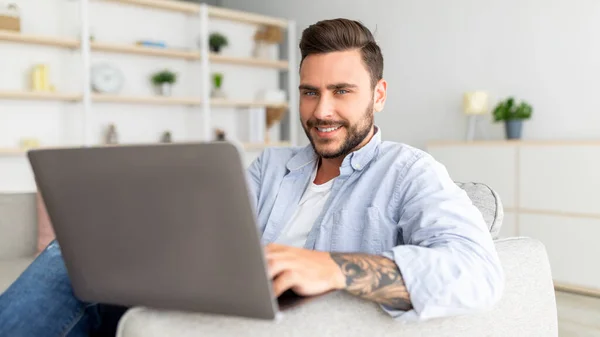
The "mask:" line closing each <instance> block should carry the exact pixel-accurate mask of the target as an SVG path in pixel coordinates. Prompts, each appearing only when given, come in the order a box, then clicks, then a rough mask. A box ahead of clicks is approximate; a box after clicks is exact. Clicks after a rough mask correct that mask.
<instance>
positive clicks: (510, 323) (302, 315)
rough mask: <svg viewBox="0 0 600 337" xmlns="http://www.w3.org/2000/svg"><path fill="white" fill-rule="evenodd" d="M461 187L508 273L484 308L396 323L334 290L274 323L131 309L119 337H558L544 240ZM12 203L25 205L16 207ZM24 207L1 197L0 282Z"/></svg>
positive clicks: (30, 199)
mask: <svg viewBox="0 0 600 337" xmlns="http://www.w3.org/2000/svg"><path fill="white" fill-rule="evenodd" d="M459 185H460V186H461V187H462V188H463V189H464V190H465V191H466V192H467V194H468V195H469V196H470V198H471V199H472V200H473V202H474V204H475V205H476V206H477V207H478V208H479V209H480V210H481V211H482V213H483V215H484V218H485V220H486V222H487V224H488V226H489V229H490V234H491V235H492V236H493V237H494V239H496V240H495V242H496V248H497V249H498V252H499V255H500V259H501V261H502V265H503V268H504V271H505V274H506V285H505V292H504V296H503V298H502V299H501V301H500V302H499V303H498V304H497V305H496V306H495V307H494V308H492V309H491V310H490V311H486V312H480V313H476V314H472V315H466V316H457V317H448V318H443V319H434V320H429V321H423V322H401V321H395V320H393V319H392V318H390V317H389V316H388V315H387V314H385V313H384V312H383V311H382V310H381V309H380V308H379V306H377V305H375V304H373V303H370V302H368V301H364V300H361V299H358V298H355V297H353V296H351V295H348V294H346V293H344V292H338V293H333V294H331V295H328V296H325V297H323V298H321V299H319V300H316V301H313V302H309V303H307V304H305V305H302V306H299V307H297V308H294V309H292V310H290V311H286V312H285V314H284V315H282V317H281V319H279V320H278V321H273V322H271V321H260V320H252V319H244V318H237V317H223V316H217V315H209V314H199V313H187V312H175V311H163V310H156V309H151V308H142V307H139V308H132V309H130V310H129V311H128V312H127V313H126V314H125V316H124V317H123V318H122V319H121V321H120V323H119V331H118V336H119V337H141V336H144V337H153V336H180V337H188V336H190V337H191V336H240V335H247V336H365V335H370V336H406V337H413V336H473V337H475V336H477V337H480V336H510V337H519V336H523V337H525V336H527V337H532V336H545V337H546V336H557V335H558V327H557V311H556V302H555V296H554V288H553V284H552V277H551V274H550V266H549V262H548V257H547V255H546V251H545V249H544V246H543V245H542V244H541V243H540V242H539V241H537V240H533V239H530V238H522V237H519V238H508V239H497V237H498V233H499V231H500V228H501V224H502V218H503V209H502V204H501V202H500V199H499V198H498V196H497V195H496V194H495V193H494V192H493V191H492V190H491V189H489V188H488V187H487V186H485V185H482V184H471V183H469V184H459ZM7 200H10V201H7ZM17 202H19V203H21V202H22V203H23V204H22V205H21V206H18V207H16V205H15V203H17ZM6 205H10V209H7V208H5V207H6ZM27 209H29V211H31V213H34V212H35V196H34V195H11V196H8V197H7V196H6V195H5V196H0V231H1V232H0V282H1V283H0V286H2V285H6V284H7V283H10V282H12V281H11V279H14V278H16V277H17V276H18V273H20V271H21V270H23V269H24V268H25V266H26V265H27V263H28V262H29V261H31V259H32V255H33V252H34V250H35V229H36V226H34V225H35V219H34V218H32V215H31V214H29V213H28V211H27ZM7 213H8V214H9V216H6V214H7ZM3 218H4V219H8V222H7V220H2V219H3ZM15 224H17V225H16V226H15ZM17 227H18V228H17ZM3 290H4V288H0V291H3Z"/></svg>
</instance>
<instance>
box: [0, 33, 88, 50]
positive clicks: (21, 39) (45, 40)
mask: <svg viewBox="0 0 600 337" xmlns="http://www.w3.org/2000/svg"><path fill="white" fill-rule="evenodd" d="M0 41H8V42H17V43H26V44H37V45H45V46H53V47H60V48H72V49H74V48H77V47H78V46H79V41H77V40H76V39H70V38H63V37H53V36H43V35H34V34H23V33H17V32H12V31H7V30H0Z"/></svg>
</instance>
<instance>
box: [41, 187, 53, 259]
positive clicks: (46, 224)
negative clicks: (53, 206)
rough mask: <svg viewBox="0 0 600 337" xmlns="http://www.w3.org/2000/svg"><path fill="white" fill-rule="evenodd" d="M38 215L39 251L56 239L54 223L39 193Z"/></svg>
mask: <svg viewBox="0 0 600 337" xmlns="http://www.w3.org/2000/svg"><path fill="white" fill-rule="evenodd" d="M37 216H38V241H37V251H38V253H39V252H41V251H42V250H44V249H46V247H47V246H48V245H49V244H50V242H51V241H52V240H54V230H53V229H52V223H50V218H48V213H47V212H46V206H45V204H44V200H43V199H42V196H41V195H40V194H39V193H37Z"/></svg>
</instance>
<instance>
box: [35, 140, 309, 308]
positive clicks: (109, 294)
mask: <svg viewBox="0 0 600 337" xmlns="http://www.w3.org/2000/svg"><path fill="white" fill-rule="evenodd" d="M242 152H243V151H242V150H241V149H240V148H239V147H238V146H236V145H234V144H232V143H229V142H212V143H211V142H209V143H171V144H152V145H123V146H111V147H105V146H98V147H86V148H62V149H37V150H30V151H29V152H28V158H29V161H30V164H31V167H32V170H33V173H34V177H35V181H36V183H37V186H38V190H39V192H40V193H41V194H42V196H43V198H44V202H45V204H46V208H47V212H48V216H49V218H50V220H51V222H52V225H53V227H54V231H55V233H56V238H57V241H58V243H59V244H60V246H61V250H62V254H63V258H64V261H65V264H66V267H67V271H68V274H69V277H70V279H71V283H72V285H73V289H74V293H75V295H76V296H77V297H78V298H79V299H81V300H83V301H86V302H98V303H105V304H114V305H122V306H127V307H133V306H145V307H152V308H159V309H167V310H181V311H192V312H203V313H213V314H223V315H233V316H243V317H249V318H258V319H275V318H277V317H278V314H279V313H281V312H282V311H283V310H285V309H287V308H290V307H293V306H295V305H298V304H300V303H302V302H304V301H306V300H308V299H309V298H306V297H301V296H296V295H295V294H294V293H293V292H289V291H288V292H287V293H285V294H284V295H282V296H281V297H280V298H275V296H274V294H273V290H272V288H271V281H270V279H269V277H268V274H267V267H266V262H265V257H264V247H263V246H262V245H261V242H260V234H259V231H258V227H257V223H256V216H255V210H254V207H253V203H252V201H251V200H250V191H249V189H248V185H247V181H246V172H245V169H244V167H243V160H242Z"/></svg>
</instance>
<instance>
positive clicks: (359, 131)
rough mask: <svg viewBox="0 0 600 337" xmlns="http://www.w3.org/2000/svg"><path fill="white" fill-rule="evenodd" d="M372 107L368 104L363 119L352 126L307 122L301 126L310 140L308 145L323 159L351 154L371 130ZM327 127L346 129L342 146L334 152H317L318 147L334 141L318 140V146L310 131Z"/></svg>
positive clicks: (314, 120)
mask: <svg viewBox="0 0 600 337" xmlns="http://www.w3.org/2000/svg"><path fill="white" fill-rule="evenodd" d="M373 111H374V110H373V105H372V104H369V106H368V107H367V109H366V110H365V114H364V115H363V118H362V119H361V120H360V121H358V122H357V123H356V124H354V125H349V124H348V122H346V121H328V120H320V119H310V120H308V121H307V123H306V125H304V124H303V129H304V133H306V137H308V139H309V140H310V144H311V145H312V147H313V149H314V150H315V152H316V153H317V154H318V155H319V156H320V157H322V158H325V159H334V158H339V157H343V156H346V155H347V154H349V153H350V152H352V151H353V150H354V149H355V148H356V147H358V146H359V145H360V144H361V143H362V142H363V141H364V140H365V138H367V136H368V135H369V132H370V131H371V129H372V128H373V119H374V118H373ZM329 125H341V127H343V128H345V129H346V137H345V139H344V141H343V142H342V144H341V145H340V146H339V147H338V148H337V149H336V150H334V151H325V150H319V146H318V145H321V144H322V145H327V144H329V143H331V142H335V141H336V140H335V139H326V140H320V141H319V144H315V140H314V139H313V137H312V136H311V133H310V131H311V129H312V128H314V127H315V126H329Z"/></svg>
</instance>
